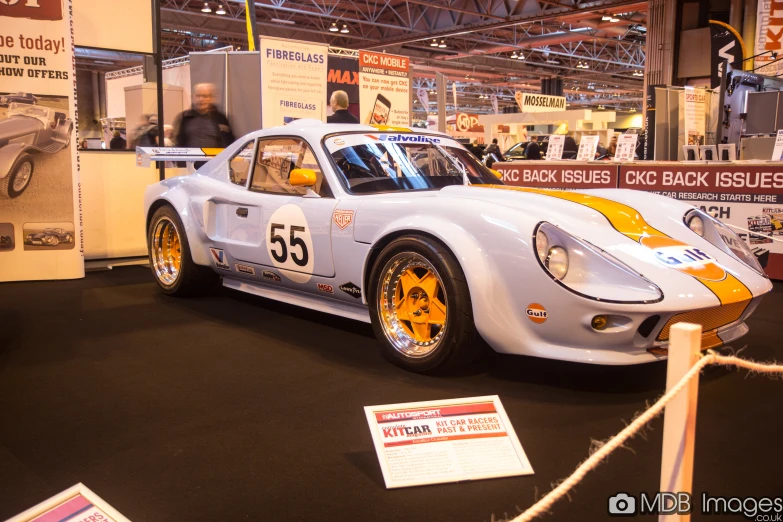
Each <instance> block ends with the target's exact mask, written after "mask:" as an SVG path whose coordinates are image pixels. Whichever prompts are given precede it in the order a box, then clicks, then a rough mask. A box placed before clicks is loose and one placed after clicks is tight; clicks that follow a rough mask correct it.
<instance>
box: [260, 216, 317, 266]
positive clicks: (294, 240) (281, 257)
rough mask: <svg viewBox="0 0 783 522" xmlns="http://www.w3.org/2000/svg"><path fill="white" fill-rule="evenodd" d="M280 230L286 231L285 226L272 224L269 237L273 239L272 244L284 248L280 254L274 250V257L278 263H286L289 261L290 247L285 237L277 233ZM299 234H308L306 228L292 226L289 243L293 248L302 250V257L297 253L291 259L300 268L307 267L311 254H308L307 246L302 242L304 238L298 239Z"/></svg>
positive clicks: (293, 253)
mask: <svg viewBox="0 0 783 522" xmlns="http://www.w3.org/2000/svg"><path fill="white" fill-rule="evenodd" d="M278 229H281V230H284V229H285V225H283V224H280V223H272V225H271V227H270V231H269V235H270V236H271V238H272V239H271V240H270V241H271V242H272V243H277V244H279V245H280V247H281V248H282V250H281V251H280V253H278V252H276V251H275V250H272V257H273V258H274V259H275V261H277V262H278V263H285V262H286V261H287V260H288V247H286V244H285V240H284V239H283V236H281V235H278V234H277V233H276V231H277V230H278ZM297 232H301V233H306V232H307V229H306V228H305V227H300V226H296V225H291V238H290V240H289V242H288V243H289V244H290V245H291V246H292V247H295V246H298V247H299V248H301V249H302V253H301V255H297V254H296V252H291V259H292V260H293V262H294V263H296V264H297V265H299V266H307V260H308V259H309V258H310V254H308V253H307V245H306V244H305V242H304V241H303V240H302V238H301V237H296V233H297Z"/></svg>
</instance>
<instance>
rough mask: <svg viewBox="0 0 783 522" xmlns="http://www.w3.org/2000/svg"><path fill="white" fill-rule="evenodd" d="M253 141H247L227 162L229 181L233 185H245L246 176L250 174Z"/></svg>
mask: <svg viewBox="0 0 783 522" xmlns="http://www.w3.org/2000/svg"><path fill="white" fill-rule="evenodd" d="M254 144H255V142H254V141H249V142H247V143H245V145H244V146H243V147H242V148H241V149H239V152H237V153H236V154H234V157H233V158H231V160H230V161H229V162H228V174H229V179H230V180H231V183H234V184H235V185H241V186H243V187H244V186H246V185H247V178H248V176H249V175H250V167H251V166H252V165H253V145H254Z"/></svg>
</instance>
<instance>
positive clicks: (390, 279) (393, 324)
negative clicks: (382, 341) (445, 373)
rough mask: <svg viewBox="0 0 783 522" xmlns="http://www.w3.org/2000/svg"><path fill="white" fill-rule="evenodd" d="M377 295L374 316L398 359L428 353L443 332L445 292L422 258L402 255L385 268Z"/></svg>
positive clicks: (433, 270) (405, 253)
mask: <svg viewBox="0 0 783 522" xmlns="http://www.w3.org/2000/svg"><path fill="white" fill-rule="evenodd" d="M382 277H383V279H382V281H381V285H380V292H378V313H379V315H380V320H381V324H382V325H383V331H384V334H385V335H386V338H387V339H388V340H389V342H390V343H391V344H392V346H394V348H395V349H396V350H397V351H398V352H400V353H401V354H402V355H404V356H406V357H410V358H414V359H415V358H421V357H425V356H427V355H429V354H430V353H432V352H433V351H434V350H435V349H436V348H437V347H438V345H439V344H440V342H441V340H442V339H443V334H444V332H445V331H446V302H447V299H446V289H445V288H444V286H443V281H442V280H441V278H440V275H439V274H438V272H437V271H436V270H435V267H433V266H432V264H431V263H430V262H429V261H427V259H425V258H424V257H423V256H421V255H419V254H416V253H414V252H403V253H400V254H397V255H396V256H394V257H393V258H392V259H391V260H390V261H389V262H388V263H387V264H386V269H385V270H384V273H383V276H382Z"/></svg>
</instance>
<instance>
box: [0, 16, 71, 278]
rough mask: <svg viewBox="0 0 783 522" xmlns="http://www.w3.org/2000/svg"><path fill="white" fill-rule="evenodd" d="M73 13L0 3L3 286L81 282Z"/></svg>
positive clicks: (0, 253)
mask: <svg viewBox="0 0 783 522" xmlns="http://www.w3.org/2000/svg"><path fill="white" fill-rule="evenodd" d="M71 13H72V5H71V1H70V0H65V1H64V2H63V1H61V0H46V1H44V0H37V1H19V2H9V1H1V2H0V27H5V28H8V29H9V31H4V34H3V35H0V37H1V38H2V46H3V49H2V62H3V63H2V64H0V78H2V80H0V136H2V139H1V140H0V281H18V280H34V279H73V278H79V277H84V245H83V239H82V226H81V197H80V185H79V170H78V162H77V156H76V141H77V140H76V130H75V129H76V121H77V115H76V98H75V86H76V74H75V72H74V58H73V32H72V29H71ZM11 28H13V34H11V31H10V29H11Z"/></svg>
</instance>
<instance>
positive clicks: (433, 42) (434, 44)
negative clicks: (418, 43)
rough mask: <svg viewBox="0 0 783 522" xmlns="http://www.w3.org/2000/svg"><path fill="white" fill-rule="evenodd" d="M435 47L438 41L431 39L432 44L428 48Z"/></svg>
mask: <svg viewBox="0 0 783 522" xmlns="http://www.w3.org/2000/svg"><path fill="white" fill-rule="evenodd" d="M437 46H438V41H437V40H436V39H435V38H433V39H432V42H430V47H437Z"/></svg>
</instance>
